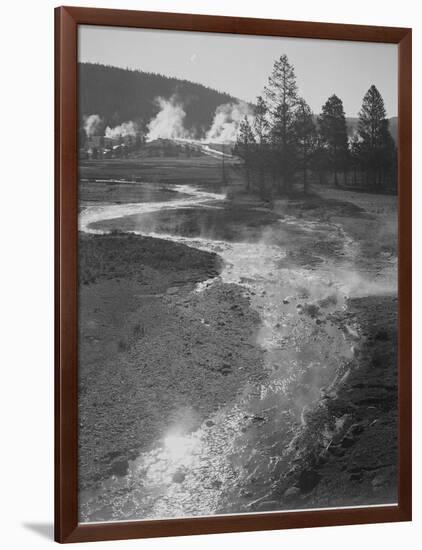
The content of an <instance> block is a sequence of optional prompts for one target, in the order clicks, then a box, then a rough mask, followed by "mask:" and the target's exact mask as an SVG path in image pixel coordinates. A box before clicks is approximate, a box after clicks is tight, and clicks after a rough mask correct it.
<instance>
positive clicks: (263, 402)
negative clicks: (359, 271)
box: [79, 185, 359, 522]
mask: <svg viewBox="0 0 422 550" xmlns="http://www.w3.org/2000/svg"><path fill="white" fill-rule="evenodd" d="M176 189H177V190H178V191H179V192H180V193H183V198H180V199H176V200H173V201H165V202H150V203H134V204H117V205H116V204H113V205H106V206H92V207H88V208H86V209H85V210H83V211H82V212H81V214H80V218H79V227H80V230H82V231H85V232H92V233H102V232H103V230H102V229H100V228H99V224H98V222H102V221H106V220H111V219H113V220H116V219H124V218H125V217H127V216H131V215H134V214H146V213H148V214H149V213H153V212H158V211H160V210H169V209H171V210H177V209H180V208H189V207H195V208H199V207H214V206H217V205H218V204H220V205H221V201H224V199H225V197H224V195H221V194H217V193H209V192H205V191H202V190H199V189H196V188H194V187H192V186H188V185H183V186H177V187H176ZM93 223H95V229H94V228H93V227H92V224H93ZM279 224H280V231H283V229H286V228H287V229H291V228H292V227H293V228H294V229H297V231H300V232H301V233H302V234H303V233H306V232H309V233H312V235H313V238H315V239H317V238H318V236H319V235H321V236H324V235H326V234H327V233H329V234H330V235H333V234H334V235H335V238H336V239H337V240H338V242H339V243H340V246H341V247H342V248H343V252H342V260H341V262H340V263H339V262H338V261H335V260H327V259H324V261H322V262H321V264H320V265H318V269H313V268H311V267H306V268H300V267H297V266H295V267H292V266H291V265H290V264H289V262H288V261H287V260H286V250H284V249H283V247H282V246H280V245H276V244H271V243H268V242H266V241H265V240H262V241H260V242H256V243H250V242H227V241H222V240H212V239H210V238H202V237H184V236H180V235H174V234H165V233H161V232H160V233H157V232H148V233H147V234H148V235H149V236H153V237H154V236H155V237H159V238H161V239H163V238H164V239H168V240H170V241H175V242H179V243H183V244H185V245H187V246H191V247H195V248H199V249H202V250H206V251H210V252H215V253H217V254H219V255H220V256H221V257H222V258H223V260H224V267H223V270H222V272H221V274H220V276H219V277H217V278H216V279H212V280H209V281H205V282H203V283H200V284H198V285H197V287H196V289H195V292H207V289H208V287H209V286H210V285H213V284H215V281H216V280H221V281H222V282H223V283H236V284H238V285H241V286H242V287H243V291H244V293H245V295H247V296H248V297H249V298H250V301H251V306H252V307H253V308H254V309H255V310H256V311H257V312H258V313H259V315H260V318H261V321H262V324H261V328H260V330H259V334H258V342H257V343H258V344H259V345H260V346H262V347H263V349H264V350H265V354H264V357H265V371H266V373H265V376H264V377H263V380H262V382H260V383H259V384H249V385H248V386H247V387H245V388H243V390H242V391H241V393H240V394H239V396H238V399H237V400H236V402H234V403H232V404H230V405H228V406H226V407H224V408H223V409H221V410H219V411H218V412H217V413H216V414H214V415H213V416H212V417H210V418H207V419H206V420H205V421H204V422H203V423H202V425H201V426H200V427H199V428H198V429H196V430H195V431H194V432H189V431H186V430H185V428H184V427H183V424H181V425H180V426H174V427H172V428H171V429H170V430H169V432H168V433H167V435H166V437H165V438H164V439H163V440H160V441H157V442H156V445H155V447H154V448H153V449H152V450H151V451H149V452H146V453H142V454H141V455H140V456H139V457H138V458H137V459H136V460H134V461H132V462H130V467H129V472H128V474H127V475H126V476H123V477H116V476H113V477H111V478H110V479H108V480H107V481H105V482H104V483H103V484H102V486H101V488H100V489H98V490H96V491H90V492H87V491H85V492H84V493H83V494H82V496H81V520H82V521H90V522H92V521H94V522H95V521H100V520H101V518H102V517H103V514H104V509H105V508H106V509H107V510H108V514H109V515H110V516H111V517H112V518H113V519H114V520H131V519H133V520H134V519H137V520H139V519H140V518H141V519H150V518H154V519H158V518H169V517H187V516H194V515H201V516H206V515H214V514H216V513H217V514H218V513H233V512H234V513H242V512H247V511H250V510H252V509H254V508H253V506H254V503H256V502H259V501H260V500H262V499H265V498H266V495H268V494H269V493H270V492H271V486H272V484H273V483H274V481H275V480H276V479H277V475H278V474H279V472H280V469H282V468H285V467H288V466H289V464H290V463H291V462H292V461H293V460H294V451H293V450H292V443H293V441H294V439H295V435H296V433H297V430H298V428H299V427H300V426H301V425H302V424H303V422H304V421H305V420H304V418H305V417H306V410H307V408H308V407H310V406H311V405H312V404H313V403H315V402H317V401H318V400H319V399H320V397H321V393H322V392H329V391H335V390H334V389H333V388H335V381H336V379H338V377H339V376H346V375H347V365H348V363H349V362H350V360H351V359H352V358H353V349H354V348H353V346H354V345H355V342H356V340H358V339H359V327H352V326H351V327H348V330H347V331H345V330H342V329H341V328H340V327H339V326H337V325H336V324H335V323H333V322H331V321H330V318H329V314H330V313H332V312H334V311H338V310H342V309H344V308H345V307H346V298H347V296H349V295H350V293H351V292H352V291H353V288H355V287H356V285H358V284H359V281H356V277H353V278H351V277H350V276H349V275H348V274H349V273H350V268H351V266H352V265H353V260H354V255H355V254H356V245H355V243H354V242H353V240H352V239H350V237H348V236H347V235H346V234H345V233H344V231H343V230H342V229H341V227H339V226H338V225H336V224H333V223H327V222H325V223H322V222H315V221H313V222H310V221H306V222H305V221H304V220H302V219H301V220H298V219H296V218H294V217H289V216H284V217H283V218H282V219H280V221H279ZM138 233H141V234H145V233H142V231H138ZM342 274H343V275H344V276H342ZM352 286H353V288H352ZM312 308H314V309H312ZM315 308H318V311H320V312H321V315H318V316H317V315H315V314H314V312H315V311H317V310H316V309H315ZM327 316H328V317H327ZM251 483H255V489H254V490H253V491H252V492H251V491H249V489H248V487H249V485H250V484H251Z"/></svg>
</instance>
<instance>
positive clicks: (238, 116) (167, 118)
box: [84, 95, 253, 143]
mask: <svg viewBox="0 0 422 550" xmlns="http://www.w3.org/2000/svg"><path fill="white" fill-rule="evenodd" d="M155 102H156V104H157V105H158V107H159V111H158V113H157V115H156V116H155V117H154V118H152V119H151V120H150V122H149V123H148V126H147V128H148V133H147V136H146V140H147V141H153V140H156V139H179V140H191V139H192V138H193V135H192V132H191V131H190V130H188V129H187V128H185V118H186V111H185V109H184V106H183V104H182V103H181V102H180V101H178V100H177V98H176V96H175V95H173V96H171V97H170V98H169V99H165V98H163V97H157V98H156V99H155ZM252 115H253V112H252V108H251V106H250V105H248V104H247V103H245V102H243V101H242V102H238V103H225V104H223V105H219V106H218V107H217V109H216V110H215V114H214V118H213V121H212V123H211V127H210V129H209V130H208V132H207V133H206V135H205V137H204V138H203V139H202V140H201V141H202V142H206V143H210V142H211V143H234V142H235V141H236V139H237V134H238V131H239V126H240V123H241V122H242V120H243V119H244V118H245V117H246V118H247V119H248V120H249V122H250V124H252V122H253V116H252ZM103 128H104V121H103V119H102V118H101V117H100V116H99V115H97V114H92V115H89V116H87V117H85V118H84V129H85V132H86V135H87V137H88V138H90V137H92V136H94V135H102V134H103ZM138 131H139V127H138V125H137V124H136V122H133V121H127V122H122V124H120V125H118V126H115V127H114V128H111V127H110V126H107V128H106V129H105V131H104V135H105V137H106V138H109V139H117V138H119V137H126V136H136V134H137V133H138Z"/></svg>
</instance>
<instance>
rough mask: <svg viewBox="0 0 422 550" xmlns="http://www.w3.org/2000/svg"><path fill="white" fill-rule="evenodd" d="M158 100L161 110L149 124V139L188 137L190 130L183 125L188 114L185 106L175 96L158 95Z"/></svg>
mask: <svg viewBox="0 0 422 550" xmlns="http://www.w3.org/2000/svg"><path fill="white" fill-rule="evenodd" d="M156 102H157V103H158V105H159V107H160V110H159V112H158V114H157V115H156V116H155V117H154V118H153V119H152V120H151V121H150V123H149V124H148V135H147V141H152V140H154V139H159V138H162V139H185V138H188V137H189V132H188V131H187V130H186V129H185V128H184V126H183V121H184V119H185V116H186V113H185V111H184V109H183V106H182V105H181V104H180V103H177V102H176V99H175V97H174V96H172V97H171V98H170V99H164V98H162V97H158V98H157V99H156Z"/></svg>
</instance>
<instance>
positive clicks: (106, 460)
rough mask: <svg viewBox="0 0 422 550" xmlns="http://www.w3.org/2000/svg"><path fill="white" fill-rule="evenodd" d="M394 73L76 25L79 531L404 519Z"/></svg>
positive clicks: (258, 40) (330, 52) (268, 44)
mask: <svg viewBox="0 0 422 550" xmlns="http://www.w3.org/2000/svg"><path fill="white" fill-rule="evenodd" d="M397 56H398V47H397V45H396V44H387V43H376V42H358V41H354V42H352V41H347V40H341V41H340V40H339V41H337V40H322V39H305V38H287V37H286V38H283V37H276V36H274V37H270V36H248V35H241V34H238V35H233V34H218V33H202V32H192V31H189V32H188V31H171V30H154V29H140V28H132V29H129V28H124V27H111V26H109V27H102V26H97V25H79V27H78V135H77V142H78V304H79V305H78V316H79V317H78V346H79V347H78V476H79V521H80V522H81V523H98V522H118V521H131V520H133V521H139V520H158V519H168V518H190V517H199V516H201V517H205V516H219V515H234V514H251V513H257V514H266V513H271V512H283V511H295V510H316V509H331V508H350V507H361V506H382V505H386V504H391V505H394V504H397V502H398V478H397V476H398V459H397V449H398V420H397V418H398V405H397V402H398V379H397V350H398V344H397V310H398V302H397V299H398V292H397V281H398V277H397V272H398V268H397V227H398V218H397V189H398V183H397V179H398V177H397V166H398V160H397V159H398V154H397V134H398V123H397V120H398V119H397V115H398V92H397V89H398V63H397Z"/></svg>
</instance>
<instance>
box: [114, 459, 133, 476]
mask: <svg viewBox="0 0 422 550" xmlns="http://www.w3.org/2000/svg"><path fill="white" fill-rule="evenodd" d="M128 470H129V462H128V461H127V460H118V461H117V462H114V464H113V465H112V467H111V473H112V474H113V475H115V476H118V477H123V476H125V475H126V474H127V473H128Z"/></svg>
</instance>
